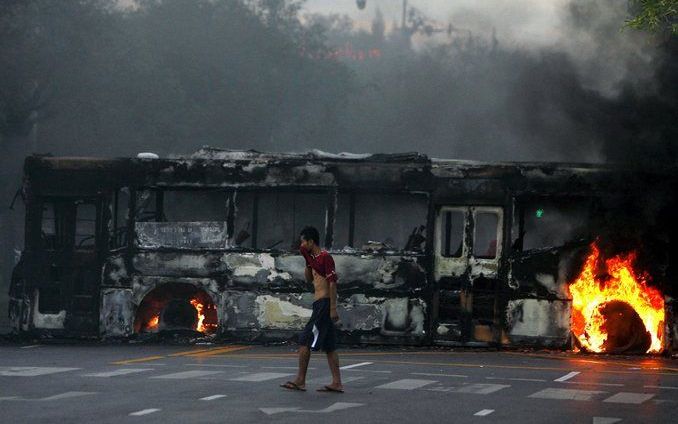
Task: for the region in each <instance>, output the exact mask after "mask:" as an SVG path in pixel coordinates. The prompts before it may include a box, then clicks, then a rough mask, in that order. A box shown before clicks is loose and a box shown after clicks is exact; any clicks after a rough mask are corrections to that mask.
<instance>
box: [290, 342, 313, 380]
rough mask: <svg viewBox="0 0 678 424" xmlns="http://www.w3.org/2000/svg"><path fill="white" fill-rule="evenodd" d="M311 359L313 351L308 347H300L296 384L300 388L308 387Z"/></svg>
mask: <svg viewBox="0 0 678 424" xmlns="http://www.w3.org/2000/svg"><path fill="white" fill-rule="evenodd" d="M310 359H311V350H310V349H309V348H308V346H299V371H297V378H296V379H295V380H294V384H296V385H297V386H299V387H300V388H302V389H303V388H305V387H306V372H307V371H308V362H309V361H310Z"/></svg>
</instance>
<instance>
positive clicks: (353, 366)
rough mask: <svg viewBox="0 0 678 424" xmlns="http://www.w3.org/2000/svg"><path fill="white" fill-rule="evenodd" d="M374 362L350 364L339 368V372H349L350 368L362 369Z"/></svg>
mask: <svg viewBox="0 0 678 424" xmlns="http://www.w3.org/2000/svg"><path fill="white" fill-rule="evenodd" d="M373 363H374V362H360V363H358V364H352V365H344V366H343V367H339V369H340V370H349V369H351V368H358V367H364V366H365V365H372V364H373Z"/></svg>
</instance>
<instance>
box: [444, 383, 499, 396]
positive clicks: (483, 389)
mask: <svg viewBox="0 0 678 424" xmlns="http://www.w3.org/2000/svg"><path fill="white" fill-rule="evenodd" d="M508 387H511V386H510V385H506V384H469V385H464V386H461V387H460V388H459V389H457V390H455V392H456V393H474V394H477V395H489V394H490V393H494V392H498V391H499V390H501V389H506V388H508Z"/></svg>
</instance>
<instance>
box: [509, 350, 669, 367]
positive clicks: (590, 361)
mask: <svg viewBox="0 0 678 424" xmlns="http://www.w3.org/2000/svg"><path fill="white" fill-rule="evenodd" d="M504 353H507V354H509V355H514V356H528V357H532V358H540V359H555V360H559V361H571V362H580V363H583V364H596V365H605V366H610V365H619V366H624V367H633V368H640V369H641V370H649V371H654V370H661V371H673V372H678V368H673V367H663V366H656V365H657V364H648V363H633V362H620V361H617V360H615V359H613V358H610V360H609V361H601V360H597V359H587V358H573V357H563V356H549V355H540V354H538V353H516V352H504ZM652 359H653V358H652V357H648V358H645V359H644V360H646V361H647V360H652Z"/></svg>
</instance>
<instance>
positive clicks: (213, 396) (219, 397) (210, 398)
mask: <svg viewBox="0 0 678 424" xmlns="http://www.w3.org/2000/svg"><path fill="white" fill-rule="evenodd" d="M225 397H226V395H212V396H207V397H204V398H200V400H214V399H221V398H225Z"/></svg>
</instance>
